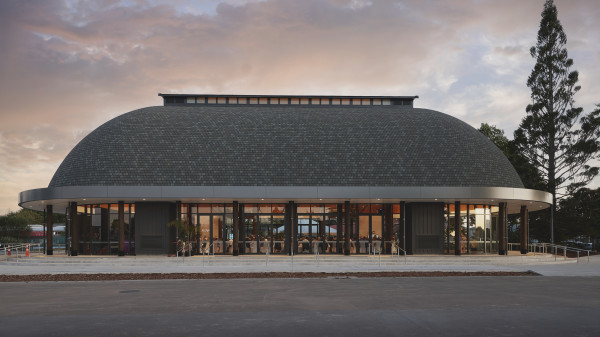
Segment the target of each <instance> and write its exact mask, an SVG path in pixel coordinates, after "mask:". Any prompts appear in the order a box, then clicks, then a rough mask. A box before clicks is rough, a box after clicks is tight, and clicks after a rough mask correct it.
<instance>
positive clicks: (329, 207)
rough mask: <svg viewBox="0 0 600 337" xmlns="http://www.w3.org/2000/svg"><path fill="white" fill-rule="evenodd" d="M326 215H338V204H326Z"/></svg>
mask: <svg viewBox="0 0 600 337" xmlns="http://www.w3.org/2000/svg"><path fill="white" fill-rule="evenodd" d="M325 213H328V214H330V213H337V204H326V205H325Z"/></svg>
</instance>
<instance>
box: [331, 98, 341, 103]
mask: <svg viewBox="0 0 600 337" xmlns="http://www.w3.org/2000/svg"><path fill="white" fill-rule="evenodd" d="M331 105H340V99H339V98H332V99H331Z"/></svg>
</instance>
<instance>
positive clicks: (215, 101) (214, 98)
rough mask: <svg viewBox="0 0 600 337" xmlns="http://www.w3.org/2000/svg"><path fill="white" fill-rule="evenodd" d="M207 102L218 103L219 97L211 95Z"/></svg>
mask: <svg viewBox="0 0 600 337" xmlns="http://www.w3.org/2000/svg"><path fill="white" fill-rule="evenodd" d="M207 103H208V104H216V103H217V98H216V97H209V98H208V99H207Z"/></svg>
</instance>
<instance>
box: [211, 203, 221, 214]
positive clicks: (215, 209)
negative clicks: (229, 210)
mask: <svg viewBox="0 0 600 337" xmlns="http://www.w3.org/2000/svg"><path fill="white" fill-rule="evenodd" d="M212 212H213V213H217V214H221V213H223V204H212Z"/></svg>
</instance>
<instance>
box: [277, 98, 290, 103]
mask: <svg viewBox="0 0 600 337" xmlns="http://www.w3.org/2000/svg"><path fill="white" fill-rule="evenodd" d="M289 103H290V100H289V98H287V97H280V98H279V104H289Z"/></svg>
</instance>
